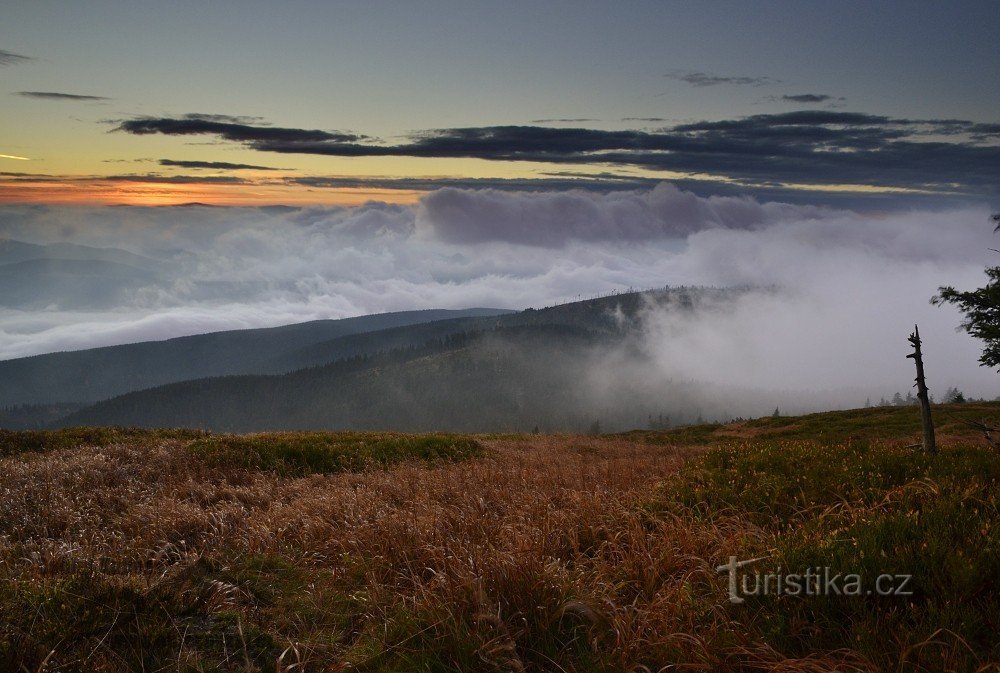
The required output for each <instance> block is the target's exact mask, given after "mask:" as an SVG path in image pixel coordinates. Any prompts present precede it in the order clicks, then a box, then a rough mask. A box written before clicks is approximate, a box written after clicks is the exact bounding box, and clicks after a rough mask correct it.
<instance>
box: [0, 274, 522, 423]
mask: <svg viewBox="0 0 1000 673" xmlns="http://www.w3.org/2000/svg"><path fill="white" fill-rule="evenodd" d="M2 268H3V267H0V269H2ZM503 313H507V311H505V310H502V309H490V308H473V309H466V310H460V311H450V310H426V311H403V312H398V313H383V314H377V315H368V316H360V317H356V318H345V319H342V320H316V321H311V322H306V323H300V324H295V325H286V326H282V327H273V328H264V329H248V330H232V331H224V332H213V333H209V334H200V335H195V336H186V337H179V338H176V339H168V340H165V341H149V342H142V343H134V344H126V345H121V346H108V347H104V348H92V349H87V350H81V351H71V352H62V353H49V354H45V355H36V356H32V357H25V358H17V359H13V360H5V361H0V406H9V405H23V404H31V405H48V404H55V403H92V402H96V401H98V400H103V399H107V398H110V397H114V396H116V395H121V394H123V393H127V392H132V391H136V390H142V389H145V388H152V387H154V386H159V385H163V384H167V383H173V382H176V381H184V380H187V379H195V378H204V377H211V376H225V375H233V374H272V373H282V372H287V371H291V370H292V369H296V368H298V367H297V366H295V365H294V364H290V363H294V362H295V361H297V356H295V355H294V354H295V353H297V352H299V351H300V350H302V349H305V348H308V347H309V346H312V345H314V344H317V343H327V344H329V343H330V342H331V340H333V339H337V338H342V337H345V336H348V335H360V334H362V333H368V332H376V331H378V330H385V329H390V328H398V327H402V326H408V325H414V324H418V323H424V322H428V321H443V322H445V323H447V322H449V320H446V319H458V320H460V321H462V320H468V319H475V318H477V317H485V318H486V319H490V318H492V317H493V316H496V315H498V314H503ZM462 329H467V327H465V323H463V322H459V323H457V324H456V326H454V327H448V326H447V325H444V326H442V327H440V328H439V330H438V332H439V333H442V334H447V333H450V332H453V331H460V330H462ZM366 343H368V340H367V338H366V337H361V336H359V337H358V338H357V339H356V340H355V341H350V342H346V343H345V345H344V348H345V350H344V351H343V352H339V351H338V350H337V346H336V344H333V345H329V346H328V347H327V351H326V352H327V353H328V354H329V360H325V361H319V362H317V361H315V360H314V361H310V363H309V364H320V363H322V362H330V361H332V360H336V359H340V358H342V357H345V356H351V355H356V354H359V353H365V352H377V351H378V350H383V349H385V348H384V347H383V346H382V345H381V344H380V342H379V340H378V339H377V338H375V339H372V341H371V343H370V345H367V346H366V345H365V344H366ZM421 343H422V341H421Z"/></svg>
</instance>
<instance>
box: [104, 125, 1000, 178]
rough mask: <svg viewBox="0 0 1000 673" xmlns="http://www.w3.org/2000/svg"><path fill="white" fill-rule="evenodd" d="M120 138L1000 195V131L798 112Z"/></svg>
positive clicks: (234, 129)
mask: <svg viewBox="0 0 1000 673" xmlns="http://www.w3.org/2000/svg"><path fill="white" fill-rule="evenodd" d="M118 128H119V129H120V130H123V131H126V132H129V133H136V134H140V135H142V134H150V133H164V134H168V135H185V134H194V133H202V134H215V135H218V136H220V137H222V138H224V139H227V140H234V141H239V142H242V143H244V144H245V145H246V146H247V147H248V148H250V149H254V150H258V151H264V152H278V153H285V154H317V155H328V156H339V157H362V156H410V157H423V158H476V159H487V160H494V161H531V162H544V163H555V164H576V165H583V164H590V165H595V164H596V165H605V166H614V165H617V166H634V167H642V168H646V169H652V170H669V171H675V172H681V173H689V174H707V175H712V176H719V177H724V178H727V179H729V180H732V181H737V182H740V183H743V184H747V185H764V186H766V185H768V184H773V183H779V184H780V183H796V184H812V185H817V186H822V185H831V184H834V185H839V184H855V185H868V186H880V187H893V188H906V189H918V190H934V191H938V192H950V193H958V194H966V195H980V196H981V195H984V194H987V195H994V194H996V193H997V191H998V185H1000V146H998V144H997V142H996V141H997V139H998V138H1000V125H998V124H993V123H976V122H971V121H964V120H957V119H945V120H914V119H895V118H891V117H887V116H884V115H871V114H864V113H858V112H842V111H836V110H800V111H795V112H786V113H781V114H762V115H754V116H750V117H743V118H740V119H730V120H718V121H701V122H694V123H685V124H678V125H675V126H673V127H666V128H662V129H657V130H655V131H643V130H601V129H588V128H550V127H542V126H488V127H475V128H451V129H436V130H429V131H423V132H418V133H414V134H411V135H410V136H409V138H408V139H407V141H406V142H402V143H397V144H387V143H380V142H376V141H373V140H372V139H368V138H366V137H364V136H358V135H351V134H344V133H330V132H326V131H311V130H302V129H286V128H274V127H262V126H252V125H245V124H229V123H222V122H214V121H205V120H201V119H189V118H181V119H172V118H164V119H159V118H140V119H136V120H131V121H125V122H122V123H121V124H120V125H119V127H118Z"/></svg>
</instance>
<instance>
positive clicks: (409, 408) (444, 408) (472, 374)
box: [58, 288, 733, 432]
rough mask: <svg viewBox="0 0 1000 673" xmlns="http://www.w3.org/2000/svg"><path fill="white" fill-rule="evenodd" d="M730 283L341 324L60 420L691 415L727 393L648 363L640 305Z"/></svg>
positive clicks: (266, 424) (264, 422) (380, 425)
mask: <svg viewBox="0 0 1000 673" xmlns="http://www.w3.org/2000/svg"><path fill="white" fill-rule="evenodd" d="M732 294H733V293H732V292H730V291H724V290H692V289H683V288H682V289H680V290H665V291H657V292H652V293H631V294H624V295H616V296H610V297H603V298H600V299H595V300H589V301H584V302H575V303H572V304H565V305H561V306H555V307H551V308H546V309H539V310H531V309H529V310H526V311H522V312H520V313H515V314H508V315H502V316H496V317H490V318H480V319H459V320H454V321H443V322H437V323H425V324H420V325H414V326H410V327H401V328H394V329H388V330H383V331H381V332H374V333H369V334H363V335H348V336H345V337H341V338H339V339H336V340H331V341H329V342H324V343H320V344H315V345H311V346H308V347H305V348H302V349H299V350H297V351H294V352H293V353H292V354H291V356H290V357H291V360H289V361H292V360H296V361H299V362H307V361H309V360H311V359H313V360H322V359H323V358H325V357H328V356H329V355H331V354H333V353H335V352H340V353H346V352H350V351H351V349H354V352H353V353H352V354H351V355H349V356H348V357H344V358H341V359H339V360H337V361H336V362H332V363H330V364H324V365H322V366H314V367H307V368H303V369H299V370H297V371H293V372H290V373H286V374H282V375H270V376H230V377H214V378H203V379H198V380H190V381H184V382H180V383H174V384H171V385H167V386H162V387H158V388H154V389H151V390H144V391H139V392H134V393H130V394H127V395H122V396H120V397H117V398H114V399H111V400H107V401H104V402H100V403H98V404H95V405H92V406H90V407H87V408H85V409H82V410H80V411H78V412H76V413H73V414H70V415H69V416H67V417H66V418H64V419H62V420H61V421H60V422H59V423H58V425H127V426H144V427H176V426H185V427H196V428H206V429H211V430H218V431H231V432H249V431H258V430H282V429H287V430H293V429H295V430H308V429H387V430H403V431H426V430H451V431H493V430H495V431H517V430H521V431H528V430H531V429H533V428H534V427H535V426H538V427H539V429H540V430H542V431H557V430H576V431H580V430H586V429H588V428H590V427H592V426H593V424H594V422H595V421H596V422H599V423H600V424H602V425H603V427H604V429H610V428H619V429H625V428H634V427H645V425H646V422H647V419H648V418H650V417H654V416H656V417H658V418H659V417H660V415H661V414H664V413H666V414H668V415H673V417H674V421H675V422H684V421H687V422H693V421H694V420H695V419H696V417H697V416H699V415H700V414H701V410H702V409H707V408H708V407H709V406H710V405H715V407H718V405H720V404H723V403H724V397H725V395H724V393H723V394H721V395H720V393H719V391H708V390H707V389H706V388H705V387H704V386H698V385H696V384H693V383H684V382H672V381H670V380H669V379H667V378H665V375H663V374H662V373H659V372H657V371H656V368H655V367H653V366H652V365H651V363H650V360H649V358H648V356H647V355H646V354H645V353H644V352H643V350H642V338H641V334H642V329H641V327H642V325H641V321H642V316H643V310H642V309H643V308H644V307H649V306H655V305H659V306H660V307H661V308H663V309H665V310H675V311H690V310H698V308H699V306H700V305H701V304H702V303H703V302H707V301H709V300H712V301H714V300H720V299H724V298H726V297H730V296H732ZM459 326H461V327H463V329H462V330H456V329H455V328H456V327H459ZM469 328H472V329H469ZM422 339H423V340H422ZM421 340H422V341H421ZM376 346H377V347H381V348H382V350H379V351H374V350H373V349H374V348H376ZM366 348H367V349H368V350H367V351H366V350H365V349H366Z"/></svg>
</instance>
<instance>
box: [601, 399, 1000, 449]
mask: <svg viewBox="0 0 1000 673" xmlns="http://www.w3.org/2000/svg"><path fill="white" fill-rule="evenodd" d="M931 416H932V418H933V419H934V424H935V427H936V428H937V431H938V433H939V434H957V435H966V436H972V435H974V434H975V433H976V432H977V431H976V430H975V429H973V428H971V427H970V426H969V425H967V423H968V422H982V421H984V420H985V421H986V423H987V424H988V425H993V426H1000V402H976V403H966V404H935V405H932V409H931ZM920 434H921V421H920V409H919V407H916V406H907V407H871V408H868V409H848V410H846V411H827V412H823V413H818V414H806V415H804V416H763V417H761V418H755V419H752V420H749V421H743V422H739V423H726V424H721V423H706V424H703V425H689V426H684V427H680V428H672V429H670V430H632V431H630V432H625V433H622V435H621V436H623V437H625V438H627V439H631V440H634V441H640V442H643V443H645V444H657V445H660V444H673V445H685V444H692V445H707V444H713V443H718V442H725V441H733V440H737V439H740V438H747V437H756V438H760V439H765V438H766V439H807V440H810V441H815V442H821V443H827V444H834V443H838V442H844V441H848V440H857V439H905V440H912V441H913V442H918V441H920Z"/></svg>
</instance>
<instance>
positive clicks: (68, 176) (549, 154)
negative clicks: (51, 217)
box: [0, 0, 1000, 208]
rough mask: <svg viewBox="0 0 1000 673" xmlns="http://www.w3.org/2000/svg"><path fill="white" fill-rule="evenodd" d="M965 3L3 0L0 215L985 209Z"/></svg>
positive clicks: (989, 0) (985, 66)
mask: <svg viewBox="0 0 1000 673" xmlns="http://www.w3.org/2000/svg"><path fill="white" fill-rule="evenodd" d="M998 30H1000V12H998V11H997V5H996V2H995V1H994V0H986V1H980V2H953V3H947V4H945V3H939V2H919V1H917V2H914V1H906V2H877V3H872V2H838V3H829V2H773V1H772V2H766V1H765V2H755V3H752V4H750V3H742V2H698V3H678V2H664V1H660V0H657V1H655V2H618V3H607V2H585V1H584V2H580V1H573V2H559V1H554V2H546V3H485V2H419V3H398V2H364V3H360V2H359V3H348V2H318V1H317V2H309V1H300V2H294V1H293V2H287V3H281V4H275V3H270V2H266V3H265V2H239V3H234V2H222V1H220V2H213V3H201V2H197V3H196V2H183V1H181V2H172V3H135V2H112V1H108V0H94V1H92V2H87V3H68V2H49V1H46V0H40V1H38V2H30V3H5V5H4V7H3V8H2V9H0V83H2V86H0V129H2V130H0V155H2V156H0V202H7V203H12V202H17V203H23V202H44V203H88V204H93V203H127V204H133V205H163V204H173V203H185V202H191V201H198V202H205V203H214V204H241V205H251V204H264V203H285V204H340V205H348V204H359V203H363V202H365V201H367V200H369V199H378V200H383V201H389V202H395V203H415V202H417V201H418V200H419V199H420V197H421V195H422V194H425V193H427V192H428V191H431V190H432V189H433V188H435V187H438V186H445V185H452V186H456V185H457V186H462V185H466V186H467V185H469V184H472V185H475V186H480V187H482V186H493V187H497V188H501V189H523V188H530V189H548V188H566V187H567V186H576V187H580V188H587V189H598V190H608V189H630V188H635V187H637V186H646V187H649V186H652V185H653V184H655V183H656V182H659V181H662V180H669V181H672V182H674V183H675V184H680V185H683V186H686V187H688V188H690V189H693V190H695V191H697V192H698V193H700V194H706V195H707V194H711V193H722V192H725V193H750V194H753V195H755V196H761V197H762V198H769V199H770V198H778V199H783V200H794V201H797V202H804V201H808V200H810V199H812V200H813V201H823V202H828V203H838V204H849V205H860V204H867V205H866V206H865V207H869V208H879V207H881V208H885V207H887V204H891V205H892V206H895V205H897V204H898V203H899V202H900V200H901V199H902V197H911V198H912V199H913V200H916V199H924V200H926V201H940V200H951V201H958V202H962V203H970V202H972V203H975V202H981V201H983V200H987V201H989V202H990V203H996V201H997V185H998V184H1000V180H998V178H1000V168H998V166H1000V150H998V147H997V145H998V143H997V138H998V133H1000V127H998V123H1000V119H998V117H997V112H996V111H997V109H998V107H1000V106H998V104H1000V91H998V89H997V87H996V86H994V85H993V83H995V82H997V81H1000V57H998V56H997V54H998V50H997V49H996V48H995V47H996V35H997V34H998Z"/></svg>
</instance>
